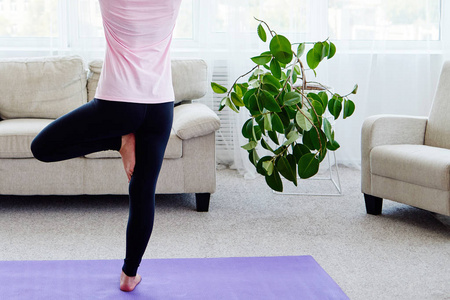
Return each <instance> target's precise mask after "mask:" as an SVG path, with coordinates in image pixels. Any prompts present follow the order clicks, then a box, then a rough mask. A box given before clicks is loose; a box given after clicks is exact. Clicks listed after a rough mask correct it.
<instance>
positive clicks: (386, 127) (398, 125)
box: [361, 115, 428, 194]
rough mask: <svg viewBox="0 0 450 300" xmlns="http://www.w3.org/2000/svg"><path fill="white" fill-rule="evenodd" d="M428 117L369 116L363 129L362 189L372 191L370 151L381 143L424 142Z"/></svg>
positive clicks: (368, 192)
mask: <svg viewBox="0 0 450 300" xmlns="http://www.w3.org/2000/svg"><path fill="white" fill-rule="evenodd" d="M427 121H428V119H427V118H426V117H411V116H396V115H376V116H372V117H369V118H367V119H366V120H365V121H364V123H363V126H362V129H361V190H362V192H363V193H366V194H370V193H371V184H370V151H371V150H372V149H373V148H374V147H376V146H381V145H395V144H419V145H421V144H423V143H424V139H425V129H426V126H427Z"/></svg>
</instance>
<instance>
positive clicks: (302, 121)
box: [295, 108, 312, 131]
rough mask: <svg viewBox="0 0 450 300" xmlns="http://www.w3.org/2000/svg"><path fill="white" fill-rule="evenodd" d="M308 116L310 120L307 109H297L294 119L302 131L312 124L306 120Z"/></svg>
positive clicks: (308, 128)
mask: <svg viewBox="0 0 450 300" xmlns="http://www.w3.org/2000/svg"><path fill="white" fill-rule="evenodd" d="M302 112H303V113H302ZM308 118H309V120H312V116H311V114H310V113H309V111H306V110H304V109H303V108H302V109H301V111H297V115H296V116H295V121H296V122H297V125H298V126H300V128H301V129H303V130H304V131H309V130H311V128H312V124H311V122H310V121H309V120H308Z"/></svg>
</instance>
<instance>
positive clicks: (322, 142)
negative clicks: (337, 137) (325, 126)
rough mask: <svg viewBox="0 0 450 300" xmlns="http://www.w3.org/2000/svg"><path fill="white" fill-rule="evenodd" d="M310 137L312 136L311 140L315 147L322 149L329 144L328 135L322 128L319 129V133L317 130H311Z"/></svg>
mask: <svg viewBox="0 0 450 300" xmlns="http://www.w3.org/2000/svg"><path fill="white" fill-rule="evenodd" d="M309 137H310V138H311V142H312V144H313V145H314V149H316V150H319V151H320V150H321V146H322V148H326V146H327V137H326V136H325V134H324V133H323V132H322V130H319V134H317V131H315V130H311V131H310V132H309Z"/></svg>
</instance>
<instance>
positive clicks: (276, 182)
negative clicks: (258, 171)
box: [266, 167, 283, 192]
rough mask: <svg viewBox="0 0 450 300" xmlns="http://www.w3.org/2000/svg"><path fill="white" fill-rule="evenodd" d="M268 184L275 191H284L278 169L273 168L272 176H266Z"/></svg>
mask: <svg viewBox="0 0 450 300" xmlns="http://www.w3.org/2000/svg"><path fill="white" fill-rule="evenodd" d="M266 183H267V185H268V186H269V187H270V188H271V189H272V190H274V191H277V192H282V191H283V182H282V181H281V177H280V174H278V170H277V168H276V167H274V168H273V172H272V175H270V176H266Z"/></svg>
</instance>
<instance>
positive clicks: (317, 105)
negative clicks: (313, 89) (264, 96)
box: [311, 100, 325, 117]
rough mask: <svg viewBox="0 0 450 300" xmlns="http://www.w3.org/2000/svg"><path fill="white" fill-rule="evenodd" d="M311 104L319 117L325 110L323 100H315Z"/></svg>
mask: <svg viewBox="0 0 450 300" xmlns="http://www.w3.org/2000/svg"><path fill="white" fill-rule="evenodd" d="M311 104H312V106H313V107H314V110H315V112H316V114H317V115H318V116H319V117H320V116H321V115H323V113H324V112H325V109H324V108H323V106H322V102H321V101H317V100H313V101H312V102H311Z"/></svg>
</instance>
